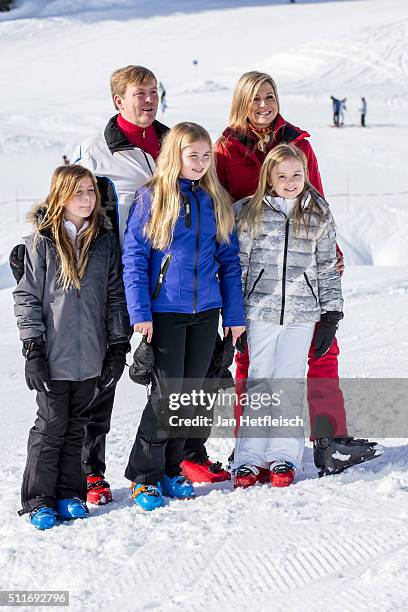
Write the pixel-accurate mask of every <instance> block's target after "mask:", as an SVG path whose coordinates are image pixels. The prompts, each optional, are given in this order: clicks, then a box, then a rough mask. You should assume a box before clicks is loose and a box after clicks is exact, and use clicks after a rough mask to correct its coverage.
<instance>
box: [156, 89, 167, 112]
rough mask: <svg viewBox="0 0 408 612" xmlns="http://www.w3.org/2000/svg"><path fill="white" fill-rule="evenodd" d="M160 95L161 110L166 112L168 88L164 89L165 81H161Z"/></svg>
mask: <svg viewBox="0 0 408 612" xmlns="http://www.w3.org/2000/svg"><path fill="white" fill-rule="evenodd" d="M158 89H159V95H160V106H161V112H162V113H164V112H165V111H166V109H167V100H166V90H165V89H164V85H163V83H162V82H161V81H160V82H159V87H158Z"/></svg>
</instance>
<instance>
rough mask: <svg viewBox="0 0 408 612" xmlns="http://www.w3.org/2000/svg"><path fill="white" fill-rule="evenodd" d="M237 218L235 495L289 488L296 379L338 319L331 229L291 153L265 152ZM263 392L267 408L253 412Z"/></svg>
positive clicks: (296, 446)
mask: <svg viewBox="0 0 408 612" xmlns="http://www.w3.org/2000/svg"><path fill="white" fill-rule="evenodd" d="M236 214H237V220H238V232H239V242H240V259H241V268H242V284H243V288H244V306H245V317H246V326H247V334H248V347H249V355H250V367H249V374H248V398H249V402H248V404H249V405H248V407H247V408H246V409H245V412H244V415H243V417H241V421H242V422H241V428H240V430H239V436H238V438H237V444H236V449H235V457H234V463H233V466H232V467H233V478H234V486H235V487H241V486H244V487H246V486H250V485H253V484H255V483H256V482H262V481H266V480H270V481H271V483H272V485H275V486H287V485H289V484H291V482H293V479H294V476H295V471H296V468H299V467H300V466H301V462H302V456H303V448H304V436H303V428H302V427H301V414H302V403H303V379H304V375H305V369H306V360H307V354H308V350H309V347H310V343H311V340H312V336H313V332H314V327H315V324H316V322H318V321H320V325H319V329H318V331H317V333H316V336H315V344H316V353H315V356H316V358H318V357H320V356H321V355H323V354H324V353H325V352H326V351H327V350H329V347H330V346H331V343H332V342H333V339H334V336H335V333H336V329H337V324H338V321H339V320H340V319H341V318H342V317H343V313H342V308H343V298H342V291H341V278H340V275H339V273H338V272H337V271H336V269H335V264H336V230H335V225H334V220H333V217H332V215H331V212H330V210H329V207H328V204H327V203H326V201H325V200H324V199H323V197H322V196H321V195H320V194H319V193H318V192H317V191H316V189H314V188H313V187H311V186H310V183H309V181H308V172H307V160H306V157H305V155H304V154H303V152H302V151H300V150H299V149H298V148H297V147H295V146H293V145H279V146H277V147H275V148H274V149H272V151H270V153H269V154H268V156H267V157H266V159H265V162H264V164H263V166H262V170H261V175H260V181H259V186H258V188H257V190H256V192H255V194H254V195H253V196H252V197H251V198H246V199H244V200H241V201H240V202H238V203H237V204H236ZM277 379H279V382H278V381H277ZM268 393H269V397H270V400H271V401H270V402H267V401H266V400H265V402H263V403H262V405H259V401H258V400H259V399H260V398H261V397H262V394H265V395H264V397H265V398H266V397H268ZM254 398H256V401H253V400H254ZM271 417H272V418H271ZM253 418H255V420H250V419H253ZM285 419H286V421H285ZM254 425H255V427H254Z"/></svg>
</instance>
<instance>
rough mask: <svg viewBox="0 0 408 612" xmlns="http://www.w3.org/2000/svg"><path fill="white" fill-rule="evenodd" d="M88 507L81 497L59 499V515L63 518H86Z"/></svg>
mask: <svg viewBox="0 0 408 612" xmlns="http://www.w3.org/2000/svg"><path fill="white" fill-rule="evenodd" d="M87 514H88V508H87V507H86V504H85V502H84V501H82V499H79V497H67V498H65V499H58V500H57V516H58V518H62V519H77V518H85V517H86V516H87Z"/></svg>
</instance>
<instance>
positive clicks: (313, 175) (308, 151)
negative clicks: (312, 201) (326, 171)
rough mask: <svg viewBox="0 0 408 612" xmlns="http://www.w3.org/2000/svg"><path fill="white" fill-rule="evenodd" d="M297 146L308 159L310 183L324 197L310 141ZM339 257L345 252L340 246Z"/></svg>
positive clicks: (337, 248) (301, 142) (300, 142)
mask: <svg viewBox="0 0 408 612" xmlns="http://www.w3.org/2000/svg"><path fill="white" fill-rule="evenodd" d="M296 146H297V147H298V148H299V149H301V150H302V151H303V153H304V154H305V155H306V157H307V168H308V171H309V181H310V183H311V185H313V187H315V188H316V189H317V191H318V192H319V193H320V194H321V195H322V196H324V192H323V185H322V179H321V177H320V172H319V166H318V163H317V158H316V155H315V152H314V151H313V149H312V145H311V144H310V142H309V141H308V140H300V141H299V142H297V143H296ZM336 250H337V256H338V257H339V256H340V257H342V256H343V252H342V250H341V249H340V247H339V245H338V244H337V245H336Z"/></svg>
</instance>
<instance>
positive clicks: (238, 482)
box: [232, 463, 269, 489]
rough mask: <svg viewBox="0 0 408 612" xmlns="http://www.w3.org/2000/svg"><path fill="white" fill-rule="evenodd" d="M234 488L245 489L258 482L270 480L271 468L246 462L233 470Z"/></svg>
mask: <svg viewBox="0 0 408 612" xmlns="http://www.w3.org/2000/svg"><path fill="white" fill-rule="evenodd" d="M232 480H233V483H234V489H238V488H239V487H242V488H244V489H246V488H248V487H252V486H254V485H256V483H257V482H259V483H261V484H262V483H264V482H268V480H269V470H267V469H265V468H260V467H257V466H256V465H250V464H249V463H244V464H243V465H240V466H239V467H238V468H236V469H235V470H233V471H232Z"/></svg>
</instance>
